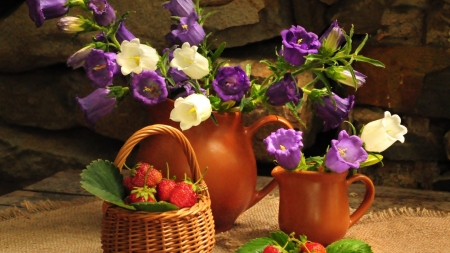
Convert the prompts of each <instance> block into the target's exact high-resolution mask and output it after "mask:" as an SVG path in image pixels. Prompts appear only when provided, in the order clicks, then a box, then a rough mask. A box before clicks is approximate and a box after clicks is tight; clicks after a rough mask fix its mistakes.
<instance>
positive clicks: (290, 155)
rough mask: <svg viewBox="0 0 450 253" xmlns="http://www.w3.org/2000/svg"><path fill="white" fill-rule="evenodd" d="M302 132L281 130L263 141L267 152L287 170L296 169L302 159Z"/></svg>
mask: <svg viewBox="0 0 450 253" xmlns="http://www.w3.org/2000/svg"><path fill="white" fill-rule="evenodd" d="M302 140H303V138H302V132H300V131H295V130H294V129H284V128H280V129H278V130H277V131H275V132H272V133H271V134H270V135H269V136H267V137H266V138H265V139H264V140H263V141H264V144H265V145H266V149H267V152H269V154H271V155H274V156H275V159H276V160H277V162H278V164H279V165H280V166H281V167H283V168H284V169H287V170H293V169H295V168H296V167H297V166H298V164H299V162H300V159H301V148H302V147H303V142H302Z"/></svg>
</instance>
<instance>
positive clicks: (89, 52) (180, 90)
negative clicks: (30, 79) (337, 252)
mask: <svg viewBox="0 0 450 253" xmlns="http://www.w3.org/2000/svg"><path fill="white" fill-rule="evenodd" d="M26 4H27V5H28V7H29V16H30V18H31V19H32V20H33V21H34V22H35V24H36V27H40V26H42V24H43V23H44V22H45V20H47V19H52V18H60V19H59V20H58V22H57V24H58V27H59V29H60V30H61V31H62V32H64V33H69V34H74V35H75V36H77V35H79V34H84V33H93V37H92V38H93V41H92V42H91V43H89V44H87V45H86V46H85V47H83V48H82V49H80V50H79V51H77V52H75V53H74V54H73V55H72V56H70V58H69V59H68V60H67V65H68V66H70V67H72V68H74V69H76V68H81V67H83V68H84V70H85V72H86V75H87V78H88V79H89V80H90V81H91V84H92V86H93V87H94V88H95V89H93V92H92V93H91V94H89V95H88V96H86V97H84V98H80V97H77V98H76V100H77V102H78V104H79V106H80V107H81V109H82V111H83V112H84V115H85V117H86V119H87V121H88V123H89V124H90V126H91V127H94V126H95V124H96V122H97V121H98V120H99V119H101V118H102V117H104V116H105V115H107V114H109V113H111V112H112V111H113V110H114V108H115V107H116V106H117V105H118V104H119V102H120V101H122V100H123V99H124V98H125V97H126V96H128V95H130V94H131V95H132V97H134V98H135V99H137V100H138V101H140V102H141V103H142V104H143V105H145V106H152V105H155V104H158V103H161V102H163V101H165V100H166V99H172V100H174V101H175V102H174V108H173V110H172V111H171V113H170V119H171V120H173V121H175V122H180V128H181V129H182V130H187V129H189V128H191V127H193V126H197V125H199V124H200V123H201V122H202V121H205V120H207V119H209V118H211V119H212V120H213V121H214V122H215V123H216V124H219V125H220V122H217V120H216V119H215V117H214V114H213V113H212V112H213V111H216V112H219V113H222V112H233V111H241V112H250V111H252V110H253V109H255V108H256V107H258V106H265V107H266V108H267V109H268V110H269V111H271V109H273V108H274V107H276V106H285V107H286V108H288V109H289V110H290V111H291V112H292V114H293V115H294V116H295V117H296V119H297V120H299V121H300V122H301V120H300V117H299V115H298V113H299V111H300V109H301V108H302V105H303V104H304V101H306V100H307V99H309V100H310V101H312V102H313V103H314V107H313V108H315V110H316V113H317V115H319V116H320V117H321V118H323V121H324V131H327V130H329V129H333V128H336V127H338V126H339V125H340V124H341V123H342V121H343V120H344V119H345V118H346V117H347V116H348V113H349V112H350V110H351V109H352V107H353V104H354V96H353V95H351V96H348V97H346V98H342V97H339V96H338V95H337V94H335V93H334V92H333V91H332V90H333V87H334V86H336V85H348V86H351V87H353V88H354V89H358V88H360V87H361V86H363V84H364V83H365V79H366V76H365V75H364V74H362V73H360V72H358V71H356V70H354V69H353V67H352V63H353V62H355V61H359V62H366V63H370V64H373V65H375V66H378V67H384V65H383V64H382V63H381V62H379V61H377V60H374V59H370V58H367V57H364V56H362V55H360V54H359V53H360V51H361V49H362V48H363V46H364V44H365V43H366V41H367V38H368V36H367V35H366V37H365V38H364V40H363V41H362V42H361V43H360V44H359V45H358V47H357V48H356V49H353V48H352V36H353V27H352V29H351V30H350V32H349V33H348V34H347V33H346V32H345V31H344V30H343V29H342V28H341V27H339V25H338V22H337V21H335V22H333V23H332V24H331V26H330V27H329V28H328V29H327V30H326V31H325V32H324V33H323V34H322V35H321V36H320V37H319V36H318V35H316V34H314V33H312V32H308V31H306V30H305V29H304V28H303V27H301V26H298V25H297V26H294V25H293V26H292V27H290V28H289V29H286V30H283V31H281V38H282V42H281V45H280V48H279V49H275V53H274V58H275V57H276V60H273V61H269V60H265V59H263V60H261V62H263V63H265V64H267V68H268V69H269V70H270V75H269V76H267V78H265V79H264V80H260V81H258V80H257V79H256V78H252V75H251V67H250V65H247V66H244V67H241V66H230V65H229V63H228V62H227V61H221V60H220V55H221V53H222V52H223V51H224V49H225V44H226V43H225V42H223V43H221V44H220V45H219V46H218V47H216V48H215V49H213V48H212V46H211V45H212V42H211V41H210V40H209V39H208V38H209V37H210V35H211V34H206V32H205V30H204V29H203V24H204V22H205V20H206V19H207V17H208V16H210V15H211V14H212V12H209V13H204V11H203V9H202V8H201V7H200V6H199V1H198V0H197V1H196V2H195V3H194V2H192V1H191V0H170V1H169V2H166V3H164V4H163V5H162V7H163V8H165V9H167V10H168V11H169V12H170V13H171V17H172V19H173V22H174V23H173V25H172V26H171V27H170V30H169V29H168V34H167V35H166V37H165V38H166V41H167V48H165V49H163V50H161V52H158V51H157V50H156V49H155V48H153V47H151V46H150V45H149V44H148V43H142V42H141V41H140V39H139V38H136V37H135V36H134V35H133V33H132V32H131V31H130V30H128V29H127V28H126V26H125V21H126V19H127V18H133V15H132V14H133V13H132V12H125V13H124V14H123V15H122V16H117V15H116V13H117V11H116V10H114V8H113V6H111V4H109V3H108V1H107V0H45V1H44V0H26ZM72 8H81V9H84V10H85V12H83V13H86V16H88V17H85V16H81V15H79V16H77V17H75V16H69V15H68V13H69V11H70V9H72ZM305 71H310V72H312V73H313V76H314V79H313V80H312V81H311V82H310V83H308V84H306V85H304V86H303V87H300V86H299V85H298V83H297V81H298V78H297V76H298V74H300V73H302V72H305ZM119 77H125V78H126V80H127V83H126V85H125V84H124V85H115V84H114V82H116V81H117V79H118V78H119Z"/></svg>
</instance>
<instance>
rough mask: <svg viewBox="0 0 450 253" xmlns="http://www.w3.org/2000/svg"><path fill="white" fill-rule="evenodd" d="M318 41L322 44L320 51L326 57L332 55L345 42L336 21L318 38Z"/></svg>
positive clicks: (342, 32)
mask: <svg viewBox="0 0 450 253" xmlns="http://www.w3.org/2000/svg"><path fill="white" fill-rule="evenodd" d="M319 41H320V42H321V43H322V46H321V49H322V50H323V51H324V52H325V53H326V55H332V54H333V53H334V52H335V51H336V50H337V49H338V48H339V47H340V46H341V45H342V43H343V42H344V41H345V36H344V31H343V29H342V28H341V27H339V25H338V22H337V20H336V21H334V22H333V23H332V24H331V25H330V27H329V28H328V29H327V30H326V31H325V33H323V34H322V36H320V38H319Z"/></svg>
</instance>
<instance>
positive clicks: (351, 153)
mask: <svg viewBox="0 0 450 253" xmlns="http://www.w3.org/2000/svg"><path fill="white" fill-rule="evenodd" d="M362 144H363V141H362V140H361V138H359V137H358V136H356V135H351V136H349V135H348V133H347V132H346V131H345V130H342V131H341V132H340V133H339V135H338V139H337V140H331V147H330V149H329V150H328V152H327V154H326V158H325V165H326V166H327V167H328V168H330V169H331V170H333V171H335V172H337V173H342V172H345V171H346V170H348V169H349V168H352V169H358V168H359V163H362V162H364V161H365V160H367V157H368V154H367V152H366V151H365V150H364V148H363V147H362Z"/></svg>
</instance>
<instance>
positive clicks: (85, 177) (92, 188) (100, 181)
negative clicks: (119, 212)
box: [81, 159, 135, 210]
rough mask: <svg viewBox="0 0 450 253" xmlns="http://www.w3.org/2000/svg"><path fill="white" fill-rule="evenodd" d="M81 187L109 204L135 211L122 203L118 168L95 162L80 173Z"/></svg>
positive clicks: (108, 163)
mask: <svg viewBox="0 0 450 253" xmlns="http://www.w3.org/2000/svg"><path fill="white" fill-rule="evenodd" d="M81 187H83V188H84V189H85V190H86V191H88V192H90V193H92V194H93V195H94V196H97V197H98V198H100V199H102V200H104V201H106V202H109V203H111V204H114V205H117V206H120V207H123V208H127V209H131V210H135V208H134V207H132V206H129V205H126V204H125V202H123V199H124V198H125V189H124V186H123V176H122V174H120V170H119V168H117V166H116V165H115V164H114V163H112V162H110V161H104V160H100V159H99V160H95V161H93V162H92V163H91V164H90V165H88V166H86V169H84V170H83V171H82V172H81Z"/></svg>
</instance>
